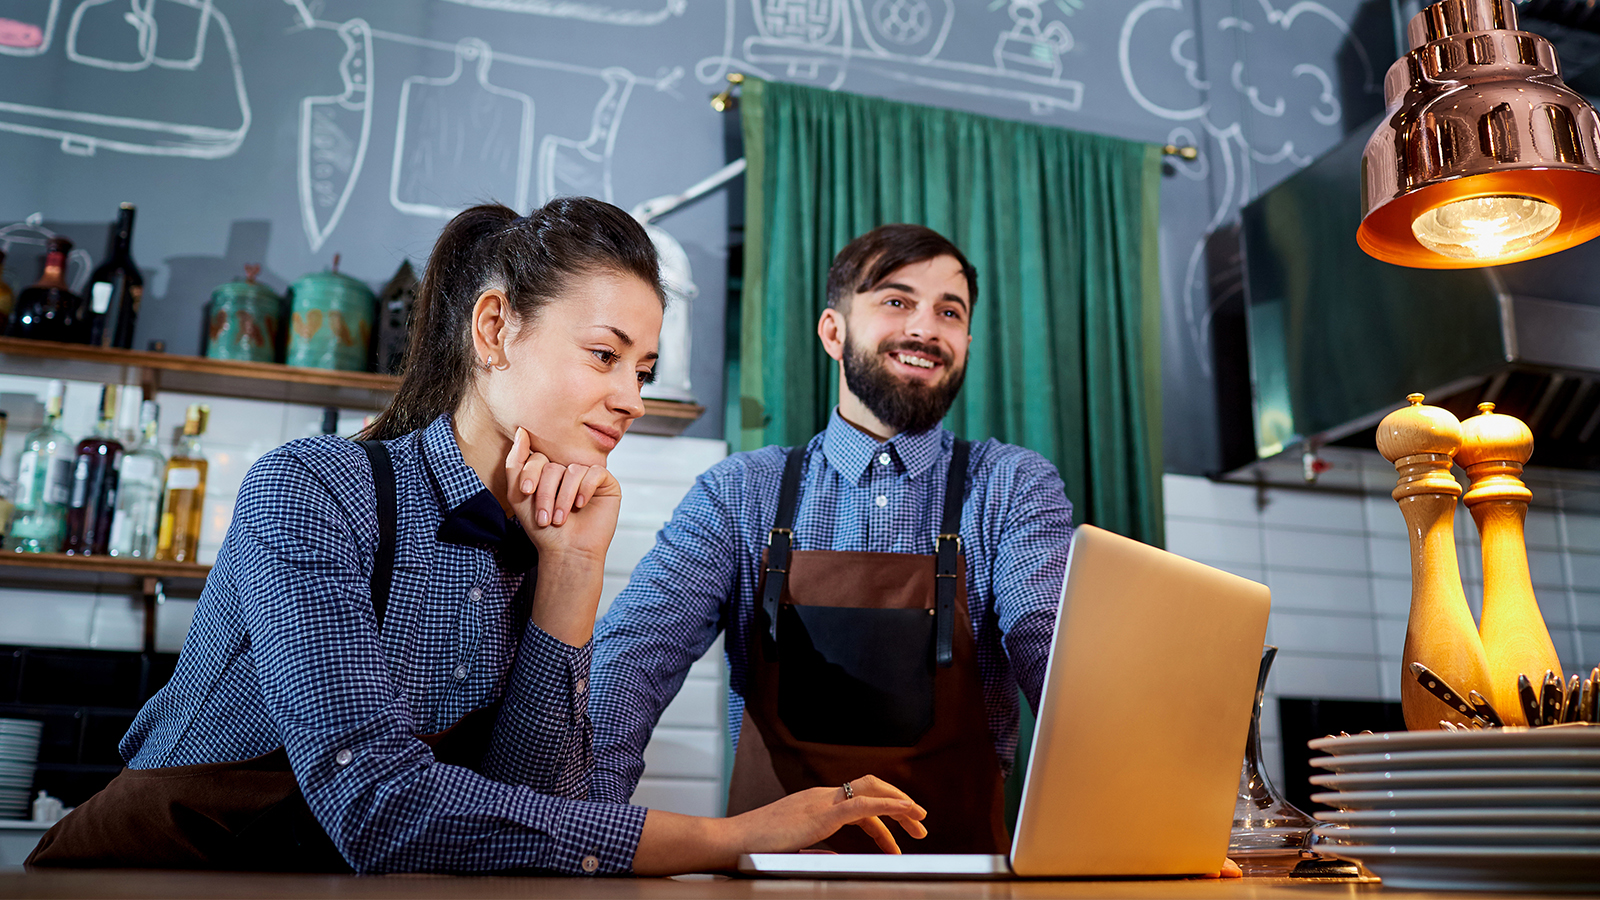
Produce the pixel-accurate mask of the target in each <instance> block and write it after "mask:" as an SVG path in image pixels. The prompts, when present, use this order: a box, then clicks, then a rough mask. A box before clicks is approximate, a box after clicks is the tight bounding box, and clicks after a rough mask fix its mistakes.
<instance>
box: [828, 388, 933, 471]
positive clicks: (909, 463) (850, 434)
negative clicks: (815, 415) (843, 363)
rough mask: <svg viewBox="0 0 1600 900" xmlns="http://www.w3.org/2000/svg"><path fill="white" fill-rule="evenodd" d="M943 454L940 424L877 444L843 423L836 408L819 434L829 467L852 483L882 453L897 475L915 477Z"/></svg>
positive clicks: (873, 439) (903, 433) (902, 433)
mask: <svg viewBox="0 0 1600 900" xmlns="http://www.w3.org/2000/svg"><path fill="white" fill-rule="evenodd" d="M943 452H944V428H943V427H942V426H940V425H935V426H934V427H932V428H929V429H927V430H925V431H914V432H901V433H900V434H897V435H895V436H894V437H892V438H890V439H888V440H887V441H879V440H878V439H877V438H875V437H873V436H872V435H870V434H867V433H866V432H865V431H862V430H861V429H859V428H857V427H855V426H854V425H851V424H850V423H849V422H846V421H845V420H844V417H843V416H841V415H839V408H838V407H837V406H835V407H834V408H833V415H831V416H829V417H828V427H827V429H826V430H825V431H823V433H822V453H823V455H824V456H826V457H827V459H828V464H829V465H831V466H833V468H834V469H835V470H837V471H838V472H839V473H840V474H841V475H844V476H845V477H846V478H848V479H850V480H851V481H853V482H854V481H860V480H861V476H862V475H863V474H865V473H866V471H867V467H869V466H871V465H872V463H873V461H874V460H876V459H877V458H878V457H879V456H880V455H881V454H884V453H887V454H889V460H890V464H891V465H893V466H894V469H895V472H896V474H904V475H909V476H911V477H912V478H915V477H917V476H918V475H921V474H922V473H923V472H926V471H927V470H928V467H929V466H932V465H933V463H934V460H936V459H938V458H939V457H940V456H941V455H942V454H943Z"/></svg>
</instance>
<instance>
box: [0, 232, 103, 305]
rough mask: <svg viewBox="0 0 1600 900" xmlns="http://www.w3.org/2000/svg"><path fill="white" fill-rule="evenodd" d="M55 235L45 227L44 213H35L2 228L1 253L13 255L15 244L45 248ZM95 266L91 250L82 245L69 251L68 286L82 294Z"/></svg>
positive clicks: (0, 238) (0, 233)
mask: <svg viewBox="0 0 1600 900" xmlns="http://www.w3.org/2000/svg"><path fill="white" fill-rule="evenodd" d="M53 237H58V235H57V234H56V233H55V232H54V231H51V230H50V229H48V228H46V227H44V213H34V214H33V215H31V216H28V218H26V219H24V220H23V221H21V222H15V223H13V224H11V225H7V226H5V227H4V228H0V253H4V254H5V255H7V256H13V255H14V253H15V250H14V249H13V248H14V247H15V245H17V244H21V245H23V246H25V247H38V248H39V249H41V250H43V249H44V248H45V246H46V245H47V244H48V243H49V242H50V239H51V238H53ZM93 266H94V261H93V259H92V258H91V257H90V256H89V251H88V250H85V249H83V248H82V247H73V248H72V250H70V251H69V252H68V253H67V267H66V272H65V273H64V274H65V276H66V280H67V288H68V289H69V290H71V291H72V292H73V293H74V294H78V295H82V294H83V288H84V286H85V285H87V284H88V283H89V272H90V270H91V269H92V268H93Z"/></svg>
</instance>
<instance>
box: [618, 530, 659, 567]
mask: <svg viewBox="0 0 1600 900" xmlns="http://www.w3.org/2000/svg"><path fill="white" fill-rule="evenodd" d="M655 543H656V533H655V529H653V528H652V529H648V530H647V529H643V528H623V527H621V526H620V525H619V526H618V527H617V532H616V534H615V535H613V536H612V538H611V548H610V549H609V550H607V551H606V573H607V574H610V575H625V574H627V573H629V572H632V571H633V567H634V566H636V565H638V564H639V560H641V559H644V555H645V554H646V553H649V552H650V548H651V547H654V546H655Z"/></svg>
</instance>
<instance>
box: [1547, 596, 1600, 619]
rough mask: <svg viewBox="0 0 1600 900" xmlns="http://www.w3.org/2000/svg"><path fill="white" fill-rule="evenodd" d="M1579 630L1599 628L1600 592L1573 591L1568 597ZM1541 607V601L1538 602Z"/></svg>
mask: <svg viewBox="0 0 1600 900" xmlns="http://www.w3.org/2000/svg"><path fill="white" fill-rule="evenodd" d="M1570 598H1571V603H1572V610H1573V612H1574V613H1575V614H1576V616H1577V621H1576V622H1575V623H1574V624H1576V625H1577V626H1578V627H1579V628H1600V591H1579V590H1575V591H1573V592H1572V593H1571V595H1570ZM1540 605H1541V606H1542V605H1543V601H1541V602H1540Z"/></svg>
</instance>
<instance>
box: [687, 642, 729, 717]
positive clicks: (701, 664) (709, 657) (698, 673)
mask: <svg viewBox="0 0 1600 900" xmlns="http://www.w3.org/2000/svg"><path fill="white" fill-rule="evenodd" d="M725 661H726V660H725V659H724V657H723V654H722V635H720V634H719V635H717V639H716V640H714V641H712V642H711V646H709V647H707V648H706V652H705V653H704V654H703V655H702V656H701V657H700V658H699V659H698V660H695V663H694V665H692V666H690V667H689V677H690V678H716V679H721V678H722V668H723V663H724V662H725ZM718 683H719V684H720V683H721V682H720V680H719V682H718ZM717 703H718V704H719V709H720V708H721V707H722V706H725V705H726V704H725V703H724V700H723V698H721V697H719V698H718V699H717ZM719 715H720V713H719Z"/></svg>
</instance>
